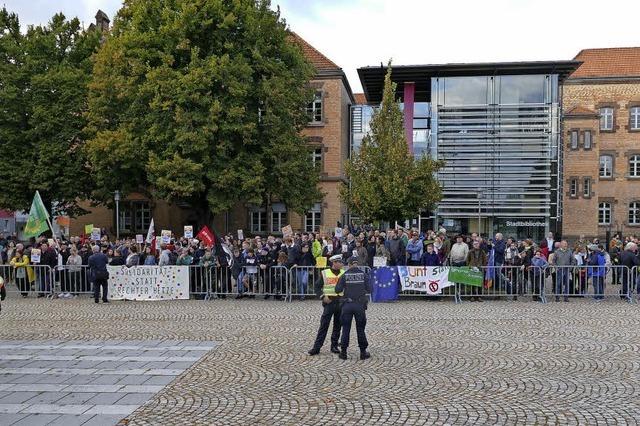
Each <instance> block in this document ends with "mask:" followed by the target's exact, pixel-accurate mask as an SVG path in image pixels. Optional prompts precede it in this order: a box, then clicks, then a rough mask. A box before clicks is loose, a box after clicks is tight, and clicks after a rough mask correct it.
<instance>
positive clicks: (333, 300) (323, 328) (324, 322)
mask: <svg viewBox="0 0 640 426" xmlns="http://www.w3.org/2000/svg"><path fill="white" fill-rule="evenodd" d="M343 274H344V270H343V269H340V270H334V269H333V268H332V269H325V270H323V271H322V273H321V274H320V276H319V277H318V279H317V280H316V282H315V293H316V296H318V297H320V298H322V299H324V297H328V298H329V299H330V302H329V303H325V302H324V300H323V301H322V316H321V317H320V328H318V334H317V336H316V341H315V343H314V344H313V348H311V350H310V351H309V355H317V354H319V353H320V348H321V347H322V345H323V344H324V341H325V339H326V338H327V332H328V331H329V324H330V323H331V318H333V331H332V332H331V352H333V353H338V352H339V350H338V340H339V339H340V296H341V294H340V292H336V291H335V287H336V285H337V284H338V280H339V278H340V277H341V276H342V275H343Z"/></svg>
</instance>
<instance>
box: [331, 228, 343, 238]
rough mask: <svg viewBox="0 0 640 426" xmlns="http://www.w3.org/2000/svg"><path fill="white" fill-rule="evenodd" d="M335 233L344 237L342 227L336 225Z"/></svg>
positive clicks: (338, 236) (336, 235) (337, 236)
mask: <svg viewBox="0 0 640 426" xmlns="http://www.w3.org/2000/svg"><path fill="white" fill-rule="evenodd" d="M333 234H334V235H335V237H336V238H342V228H339V227H337V226H336V229H334V230H333Z"/></svg>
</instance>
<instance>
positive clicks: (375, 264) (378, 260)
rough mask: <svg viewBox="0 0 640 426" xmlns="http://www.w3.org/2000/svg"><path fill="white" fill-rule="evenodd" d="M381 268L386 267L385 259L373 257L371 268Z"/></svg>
mask: <svg viewBox="0 0 640 426" xmlns="http://www.w3.org/2000/svg"><path fill="white" fill-rule="evenodd" d="M383 266H387V258H386V257H384V256H375V257H374V258H373V267H374V268H381V267H383Z"/></svg>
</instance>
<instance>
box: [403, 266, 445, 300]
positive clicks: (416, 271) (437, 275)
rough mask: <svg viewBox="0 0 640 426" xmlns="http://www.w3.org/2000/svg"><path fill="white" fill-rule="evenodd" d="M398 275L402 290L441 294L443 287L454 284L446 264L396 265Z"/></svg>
mask: <svg viewBox="0 0 640 426" xmlns="http://www.w3.org/2000/svg"><path fill="white" fill-rule="evenodd" d="M398 276H399V277H400V285H401V288H402V291H407V290H410V291H418V292H421V293H427V294H441V293H442V289H443V288H445V287H450V286H452V285H454V283H453V282H451V281H449V268H448V267H446V266H398Z"/></svg>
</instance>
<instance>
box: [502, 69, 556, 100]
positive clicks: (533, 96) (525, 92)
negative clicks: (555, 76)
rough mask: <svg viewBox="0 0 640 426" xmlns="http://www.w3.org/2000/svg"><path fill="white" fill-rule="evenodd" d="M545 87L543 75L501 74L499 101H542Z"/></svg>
mask: <svg viewBox="0 0 640 426" xmlns="http://www.w3.org/2000/svg"><path fill="white" fill-rule="evenodd" d="M545 87H546V76H544V75H503V76H501V77H500V103H501V104H541V103H544V101H545V99H544V94H545Z"/></svg>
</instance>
